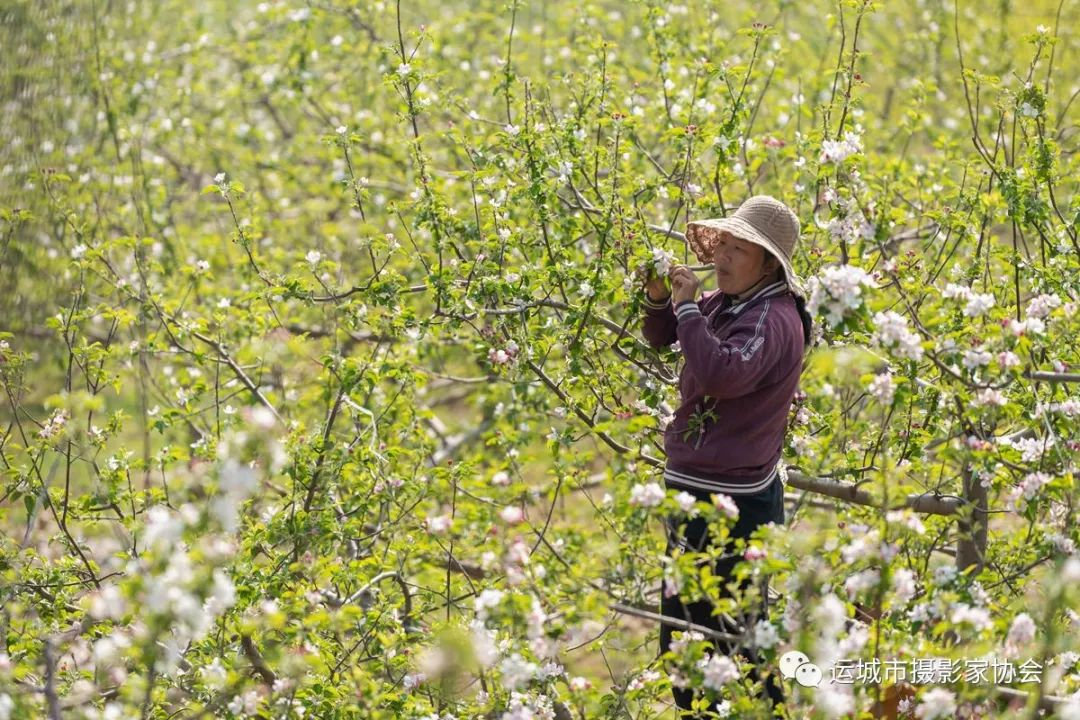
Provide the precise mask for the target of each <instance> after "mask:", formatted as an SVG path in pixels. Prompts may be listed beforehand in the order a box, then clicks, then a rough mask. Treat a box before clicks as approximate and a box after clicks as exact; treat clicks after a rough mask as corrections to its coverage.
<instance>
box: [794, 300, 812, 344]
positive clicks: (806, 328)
mask: <svg viewBox="0 0 1080 720" xmlns="http://www.w3.org/2000/svg"><path fill="white" fill-rule="evenodd" d="M795 309H796V310H798V311H799V318H800V319H801V320H802V328H803V346H804V347H810V339H811V338H812V337H813V333H814V319H813V318H812V317H810V313H809V312H808V311H807V309H806V298H804V297H803V296H802V295H796V296H795Z"/></svg>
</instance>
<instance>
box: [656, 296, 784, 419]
mask: <svg viewBox="0 0 1080 720" xmlns="http://www.w3.org/2000/svg"><path fill="white" fill-rule="evenodd" d="M769 305H770V303H769V301H768V300H764V301H762V302H760V303H756V307H754V308H752V309H749V310H748V311H747V312H746V313H744V314H743V315H741V316H740V318H739V320H738V321H737V324H736V325H735V326H734V327H732V329H731V334H730V335H728V337H727V338H725V339H723V340H720V339H718V338H716V337H715V336H714V335H713V334H712V333H710V332H709V330H708V328H707V327H706V324H705V323H706V321H705V317H704V316H703V315H702V314H701V310H700V309H699V308H698V305H697V303H695V302H693V301H690V300H684V301H682V302H681V303H679V306H678V307H677V308H676V309H675V315H676V318H677V319H678V327H677V329H676V334H677V335H678V338H679V345H680V347H681V348H682V353H683V357H684V358H685V360H686V367H687V369H689V371H690V372H691V374H693V376H694V378H695V379H696V380H697V381H698V383H699V384H700V385H701V387H702V392H704V394H706V395H709V396H711V397H715V398H719V399H727V398H733V397H738V396H740V395H745V394H747V393H749V392H751V391H753V390H754V389H755V388H757V387H758V386H759V385H761V384H762V382H763V381H764V380H765V379H766V378H767V377H768V376H769V373H770V372H771V371H772V369H773V368H774V367H776V365H777V363H778V362H780V360H782V356H783V354H784V348H785V347H786V346H787V343H785V342H784V339H783V337H781V334H782V331H781V328H780V323H778V322H777V321H778V320H779V314H778V313H776V312H773V313H772V317H771V318H770V315H769Z"/></svg>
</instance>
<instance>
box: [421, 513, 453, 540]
mask: <svg viewBox="0 0 1080 720" xmlns="http://www.w3.org/2000/svg"><path fill="white" fill-rule="evenodd" d="M450 523H451V520H450V516H449V515H434V516H431V515H429V516H428V517H427V518H425V519H424V528H425V529H426V530H427V531H428V532H429V533H430V534H432V535H445V534H446V533H447V532H449V531H450Z"/></svg>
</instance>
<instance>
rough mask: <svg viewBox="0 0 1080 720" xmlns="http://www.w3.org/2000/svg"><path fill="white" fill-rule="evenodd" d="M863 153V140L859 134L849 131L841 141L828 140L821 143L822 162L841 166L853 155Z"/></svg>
mask: <svg viewBox="0 0 1080 720" xmlns="http://www.w3.org/2000/svg"><path fill="white" fill-rule="evenodd" d="M861 151H862V138H861V137H860V136H859V135H858V133H855V132H852V131H851V130H848V131H847V132H845V133H844V137H843V139H841V140H826V141H825V142H823V143H821V158H820V160H821V162H823V163H835V164H840V163H842V162H843V161H844V160H847V159H848V158H849V157H851V156H852V155H855V154H856V153H859V152H861Z"/></svg>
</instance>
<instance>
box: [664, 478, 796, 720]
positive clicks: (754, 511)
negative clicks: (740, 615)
mask: <svg viewBox="0 0 1080 720" xmlns="http://www.w3.org/2000/svg"><path fill="white" fill-rule="evenodd" d="M687 492H690V493H691V494H692V495H696V496H697V497H698V498H699V499H701V500H703V501H704V502H711V499H710V498H709V493H707V492H694V491H691V490H687ZM731 498H732V499H733V500H734V501H735V505H736V506H737V507H738V508H739V518H738V520H737V521H736V522H735V523H734V525H733V526H732V528H731V533H730V536H731V538H732V539H734V538H739V537H741V538H749V537H750V534H751V533H752V532H753V531H754V529H755V528H757V527H758V526H760V525H764V524H765V523H768V522H770V521H772V522H775V523H777V524H778V525H782V524H783V523H784V484H783V483H782V482H781V481H780V478H779V477H778V478H776V480H775V481H774V482H773V483H772V484H771V485H769V487H767V488H765V489H764V490H762V491H761V492H760V493H757V494H755V495H732V496H731ZM681 523H682V520H681V519H679V518H669V519H668V521H667V554H668V556H669V557H670V556H671V555H672V553H673V551H674V550H675V549H676V548H677V547H678V546H679V545H681V544H682V545H684V551H685V550H691V551H698V550H702V549H704V548H706V547H709V545H710V540H711V538H710V537H709V535H708V532H707V530H706V522H705V520H704V518H701V517H696V518H694V519H693V520H690V521H689V522H687V523H685V525H683V526H682V527H681V528H680V524H681ZM680 529H681V532H680ZM730 552H731V547H730V546H729V547H728V548H725V554H728V553H730ZM740 560H742V557H741V556H735V555H731V556H728V557H723V558H721V559H720V560H718V561H717V562H716V567H715V573H716V576H717V577H718V578H728V577H731V574H732V571H733V570H734V568H735V565H736V564H737V563H738V562H739V561H740ZM743 587H745V582H744V584H743ZM767 588H768V586H767V580H766V585H765V586H764V587H762V593H763V595H765V593H767ZM719 593H720V596H721V597H725V596H730V593H729V591H728V590H727V589H726V588H721V589H720V590H719ZM763 605H765V606H763V607H762V608H761V610H762V616H763V617H764V615H765V614H766V611H767V604H766V603H763ZM712 609H713V606H712V603H710V602H709V601H708V600H698V601H695V602H683V601H682V600H681V599H680V598H679V596H678V595H674V596H672V597H666V596H665V595H664V594H663V593H661V601H660V612H661V614H662V615H665V616H668V617H674V618H679V619H680V620H685V621H687V622H691V623H694V624H695V625H702V626H704V627H708V628H712V629H714V630H717V631H719V632H726V633H732V634H739V628H736V627H731V626H730V625H729V624H728V623H726V622H725V621H724V619H723V618H721V617H717V616H714V615H713V614H712ZM749 627H753V622H751V623H749ZM676 630H679V628H677V627H673V626H671V625H668V624H666V623H662V624H661V625H660V653H661V654H663V653H666V652H668V650H670V648H671V634H672V632H673V631H676ZM713 644H714V645H715V646H716V648H717V650H718V651H719V652H721V653H723V654H725V655H729V656H733V655H735V654H742V655H743V656H744V657H746V659H747V660H749V661H750V662H751V663H752V667H753V668H754V670H753V672H752V674H751V677H752V678H753V679H754V680H760V679H761V677H760V675H759V674H758V672H757V669H758V663H759V660H758V657H757V653H756V652H754V651H753V650H752V649H750V648H748V647H745V646H742V645H739V644H736V643H733V642H728V641H723V640H714V641H713ZM772 670H773V672H772V673H770V675H769V676H768V678H766V679H765V693H766V696H767V697H768V698H769V699H770V700H771V701H772V702H773V703H774V704H775V703H780V702H783V699H784V696H783V691H782V689H781V687H780V684H779V683H778V682H777V680H776V679H775V675H776V672H778V670H777V669H776V668H773V669H772ZM672 691H673V694H674V695H675V704H676V705H677V706H678V707H679V708H680V709H682V710H688V709H689V708H690V703H691V701H692V700H693V692H692V691H691V690H690V689H680V688H672ZM713 707H714V708H715V705H714V706H713ZM679 717H681V718H692V717H695V716H694V715H692V714H688V713H681V714H680V716H679Z"/></svg>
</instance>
